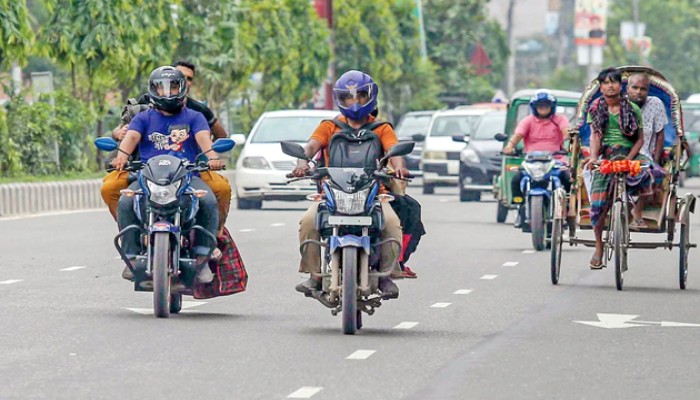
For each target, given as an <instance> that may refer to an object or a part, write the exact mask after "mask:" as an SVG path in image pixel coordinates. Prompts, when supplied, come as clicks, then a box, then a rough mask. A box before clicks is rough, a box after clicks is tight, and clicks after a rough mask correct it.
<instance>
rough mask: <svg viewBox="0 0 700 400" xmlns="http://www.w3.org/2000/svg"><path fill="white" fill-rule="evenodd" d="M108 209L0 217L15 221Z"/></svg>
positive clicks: (0, 218)
mask: <svg viewBox="0 0 700 400" xmlns="http://www.w3.org/2000/svg"><path fill="white" fill-rule="evenodd" d="M105 211H107V208H106V207H105V208H88V209H85V210H69V211H54V212H47V213H40V214H31V215H17V216H13V217H0V222H2V221H14V220H18V219H27V218H43V217H54V216H57V215H71V214H84V213H93V212H105Z"/></svg>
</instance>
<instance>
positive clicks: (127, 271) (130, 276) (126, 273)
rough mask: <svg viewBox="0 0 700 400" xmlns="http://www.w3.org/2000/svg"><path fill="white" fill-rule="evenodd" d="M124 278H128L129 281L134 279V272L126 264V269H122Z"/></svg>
mask: <svg viewBox="0 0 700 400" xmlns="http://www.w3.org/2000/svg"><path fill="white" fill-rule="evenodd" d="M122 278H124V279H126V280H127V281H133V280H134V273H133V272H131V269H130V268H129V267H127V266H124V269H123V270H122Z"/></svg>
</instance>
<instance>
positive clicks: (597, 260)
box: [589, 254, 605, 269]
mask: <svg viewBox="0 0 700 400" xmlns="http://www.w3.org/2000/svg"><path fill="white" fill-rule="evenodd" d="M589 267H590V268H591V269H603V268H605V264H603V256H597V255H595V254H594V255H593V257H591V262H590V265H589Z"/></svg>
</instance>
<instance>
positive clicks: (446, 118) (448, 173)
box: [421, 107, 494, 194]
mask: <svg viewBox="0 0 700 400" xmlns="http://www.w3.org/2000/svg"><path fill="white" fill-rule="evenodd" d="M493 110H494V109H493V108H489V107H475V108H469V107H465V108H460V109H453V110H443V111H437V112H436V113H435V114H433V117H432V119H431V120H430V126H429V127H428V134H427V135H426V137H425V143H424V144H423V154H422V156H421V157H422V158H421V170H422V171H423V194H432V193H434V192H435V186H457V185H458V183H459V165H460V160H459V153H460V152H461V151H462V149H464V147H465V144H464V142H456V141H454V140H452V136H460V137H464V136H468V135H471V134H472V133H473V131H474V127H475V126H476V124H477V122H479V119H481V117H482V116H483V115H484V114H486V113H487V112H490V111H493Z"/></svg>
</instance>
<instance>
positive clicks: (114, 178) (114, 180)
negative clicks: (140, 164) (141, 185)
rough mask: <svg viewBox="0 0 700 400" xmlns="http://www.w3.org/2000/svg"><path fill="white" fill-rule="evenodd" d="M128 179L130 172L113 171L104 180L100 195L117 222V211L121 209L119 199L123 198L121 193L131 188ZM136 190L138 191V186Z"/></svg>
mask: <svg viewBox="0 0 700 400" xmlns="http://www.w3.org/2000/svg"><path fill="white" fill-rule="evenodd" d="M128 179H129V172H127V171H112V172H110V173H109V174H107V175H106V176H105V177H104V178H102V187H101V188H100V194H101V196H102V200H103V201H104V202H105V204H107V208H109V213H110V214H112V218H114V220H115V221H116V220H117V209H118V208H119V197H120V196H121V193H120V192H119V191H120V190H122V189H126V188H127V187H128V186H129V182H128ZM136 188H137V189H138V186H137V187H136Z"/></svg>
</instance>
